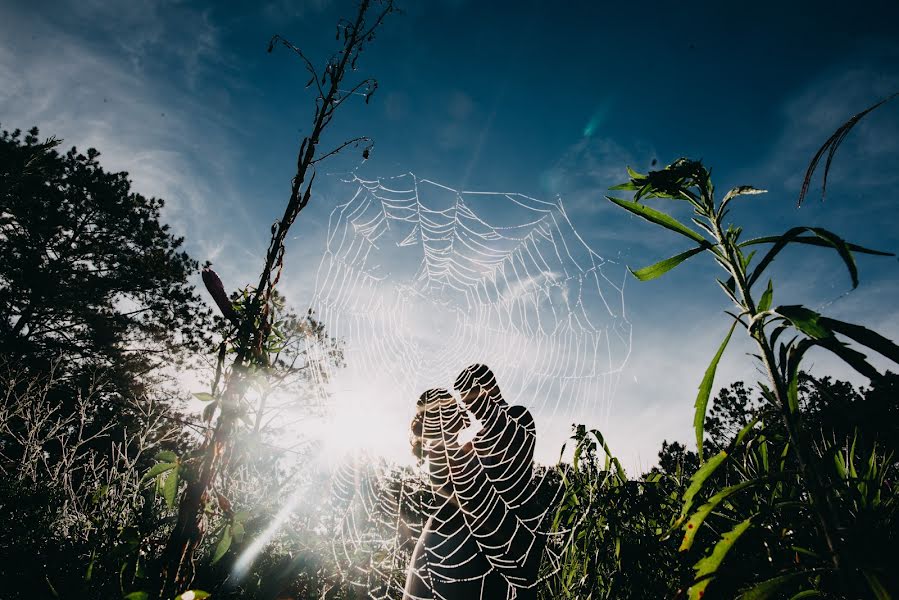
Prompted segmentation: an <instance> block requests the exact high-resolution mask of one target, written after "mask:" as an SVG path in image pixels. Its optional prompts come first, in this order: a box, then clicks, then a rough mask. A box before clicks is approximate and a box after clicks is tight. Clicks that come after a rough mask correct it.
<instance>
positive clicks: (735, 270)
mask: <svg viewBox="0 0 899 600" xmlns="http://www.w3.org/2000/svg"><path fill="white" fill-rule="evenodd" d="M709 221H710V222H711V224H712V226H713V230H714V232H715V238H716V241H717V242H718V245H719V247H720V248H722V249H723V250H724V252H725V262H726V263H727V265H728V268H729V272H730V275H731V277H733V278H734V282H735V283H736V285H737V287H738V289H739V291H740V296H741V297H742V300H743V305H742V306H739V308H740V309H741V310H745V311H746V312H747V313H748V316H749V319H750V322H752V319H753V318H754V317H755V316H756V315H757V314H758V309H757V308H756V305H755V302H754V300H753V298H752V296H751V293H750V288H749V284H748V280H747V278H746V273H745V268H744V267H743V263H742V261H741V260H740V259H739V257H738V256H737V255H736V253H735V252H734V249H733V247H732V246H731V244H730V243H729V242H728V241H727V239H726V236H725V235H724V232H723V231H722V230H721V224H720V222H719V221H718V219H716V218H710V219H709ZM748 333H749V335H750V337H752V339H753V340H754V341H755V343H756V345H757V346H758V348H759V350H760V352H761V356H762V362H763V363H764V365H765V371H766V372H767V374H768V379H769V381H770V382H771V385H772V388H773V391H774V396H775V399H776V400H777V403H778V407H779V409H780V413H781V417H782V419H783V423H784V426H785V427H786V429H787V435H788V436H789V438H790V446H791V448H792V449H793V454H794V456H795V458H796V461H797V462H798V463H799V469H800V472H801V473H802V476H803V479H804V480H805V483H806V486H807V488H808V492H809V496H810V497H811V500H812V506H813V508H814V511H815V514H816V516H817V518H818V525H819V528H820V530H821V535H822V536H823V537H824V540H825V543H826V544H827V549H828V551H829V553H830V559H831V563H832V564H833V566H834V568H835V569H836V570H837V572H838V573H840V574H841V576H842V569H841V567H842V561H841V557H840V552H839V547H838V543H837V539H838V538H837V529H838V526H837V520H836V515H835V511H834V509H833V506H832V505H831V503H830V498H829V496H828V494H827V492H826V490H825V487H824V484H823V482H822V480H821V476H820V473H819V472H818V469H817V465H816V461H815V460H814V457H813V456H812V455H811V453H810V452H809V450H810V448H811V445H810V444H809V442H808V439H807V438H806V436H805V435H804V432H803V430H802V427H801V425H800V423H799V419H798V415H797V414H794V413H793V411H791V410H790V404H789V398H788V394H787V384H786V382H785V381H783V378H782V377H780V374H779V372H778V370H777V362H776V359H775V357H774V351H773V350H772V348H771V344H770V343H769V341H768V337H767V335H766V334H765V331H764V328H763V326H762V325H761V324H759V325H757V326H754V327H753V328H752V330H750V331H749V332H748Z"/></svg>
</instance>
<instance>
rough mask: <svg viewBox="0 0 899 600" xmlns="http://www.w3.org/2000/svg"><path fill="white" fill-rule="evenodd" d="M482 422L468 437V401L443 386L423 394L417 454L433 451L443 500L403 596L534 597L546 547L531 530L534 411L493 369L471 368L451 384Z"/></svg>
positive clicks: (430, 459)
mask: <svg viewBox="0 0 899 600" xmlns="http://www.w3.org/2000/svg"><path fill="white" fill-rule="evenodd" d="M455 388H456V391H457V392H459V394H460V396H461V397H462V399H463V403H464V404H465V406H466V407H467V409H469V410H471V412H472V414H474V415H475V418H477V419H478V421H479V422H480V424H481V429H480V431H479V432H478V433H477V435H476V436H475V438H474V440H473V441H472V442H471V443H468V444H465V445H460V444H459V443H458V435H459V433H460V432H461V431H462V430H464V429H465V428H467V427H468V425H469V420H468V415H467V413H466V411H465V410H463V409H462V407H461V406H460V405H459V404H458V403H457V402H456V400H455V398H453V396H452V395H451V394H450V393H449V392H447V391H446V390H442V389H434V390H428V391H427V392H425V393H424V394H422V396H421V397H420V398H419V401H418V406H417V408H418V410H417V413H416V416H415V418H414V419H413V421H412V443H413V449H414V451H415V452H416V455H417V456H419V458H420V459H421V460H422V461H427V463H428V471H429V474H430V479H431V486H432V488H433V490H434V492H435V497H436V499H437V505H436V507H435V509H434V511H433V514H432V516H431V517H430V518H429V519H428V521H427V523H426V524H425V527H424V529H423V531H422V534H421V537H420V538H419V540H418V543H417V544H416V547H415V550H414V552H413V555H412V560H411V562H410V565H409V569H408V573H407V579H406V589H405V594H404V598H408V599H412V598H429V599H430V598H441V599H444V600H455V599H461V598H485V599H494V598H496V599H503V598H530V597H536V590H535V583H536V576H537V570H538V567H539V562H540V555H541V554H542V540H539V539H538V537H537V536H535V534H534V529H535V528H536V521H537V520H538V515H535V514H532V513H533V510H531V506H532V504H533V503H532V502H530V501H529V500H530V498H531V497H532V496H533V489H532V486H531V473H532V469H533V449H534V440H535V429H534V423H533V419H532V418H531V416H530V413H529V412H528V411H527V410H526V409H524V408H523V407H519V406H509V405H508V404H507V403H506V402H505V400H503V398H502V396H501V394H500V393H499V388H498V387H497V386H496V381H495V379H494V377H493V374H492V373H491V372H490V370H489V369H488V368H487V367H485V366H483V365H474V366H472V367H469V368H467V369H465V370H464V371H463V372H462V373H461V374H460V375H459V377H458V378H457V380H456V384H455Z"/></svg>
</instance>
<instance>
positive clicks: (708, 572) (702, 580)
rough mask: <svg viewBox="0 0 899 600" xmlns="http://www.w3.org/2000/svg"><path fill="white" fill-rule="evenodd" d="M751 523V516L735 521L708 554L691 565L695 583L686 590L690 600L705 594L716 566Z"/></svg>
mask: <svg viewBox="0 0 899 600" xmlns="http://www.w3.org/2000/svg"><path fill="white" fill-rule="evenodd" d="M751 524H752V517H749V518H748V519H746V520H745V521H740V522H739V523H737V524H736V525H735V526H734V528H733V529H731V530H730V531H728V532H727V533H725V534H723V535H722V536H721V539H720V540H718V543H717V544H715V547H714V548H713V549H712V553H711V554H710V555H709V556H706V557H705V558H703V559H701V560H700V561H698V562H697V563H696V564H695V565H694V566H693V569H694V570H695V571H696V577H695V580H696V583H694V584H693V585H692V586H690V590H689V592H688V594H689V598H690V600H700V598H702V596H703V595H704V594H705V589H706V588H707V587H708V585H709V582H710V581H711V577H712V576H713V575H714V574H715V572H717V571H718V567H719V566H720V565H721V562H722V561H723V560H724V558H725V557H726V556H727V553H728V552H730V549H731V548H733V547H734V544H735V543H737V540H738V539H740V536H741V535H743V532H745V531H746V530H747V529H749V526H750V525H751Z"/></svg>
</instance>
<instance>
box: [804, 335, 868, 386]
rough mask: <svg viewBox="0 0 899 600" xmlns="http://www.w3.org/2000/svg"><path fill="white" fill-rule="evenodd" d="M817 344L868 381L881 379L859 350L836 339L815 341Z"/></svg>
mask: <svg viewBox="0 0 899 600" xmlns="http://www.w3.org/2000/svg"><path fill="white" fill-rule="evenodd" d="M815 343H816V344H817V345H818V346H821V347H822V348H826V349H827V350H830V351H831V352H833V353H834V354H836V355H837V356H839V357H840V358H841V359H843V362H845V363H846V364H847V365H849V366H850V367H852V368H853V369H855V370H856V371H858V372H859V373H861V374H862V375H864V376H865V377H867V378H868V379H871V380H872V381H873V380H876V379H879V378H880V376H881V375H880V372H879V371H878V370H877V369H875V368H874V366H873V365H871V363H869V362H868V361H867V360H865V359H866V358H867V357H866V356H865V355H864V354H862V353H861V352H859V351H858V350H853V349H852V348H850V347H849V346H847V345H846V344H844V343H843V342H841V341H840V340H838V339H837V338H836V337H829V338H824V339H821V340H815Z"/></svg>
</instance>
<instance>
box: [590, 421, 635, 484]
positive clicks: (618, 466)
mask: <svg viewBox="0 0 899 600" xmlns="http://www.w3.org/2000/svg"><path fill="white" fill-rule="evenodd" d="M590 433H592V434H593V436H594V437H595V438H596V440H597V441H598V442H599V444H600V446H602V449H603V452H605V453H606V457H607V458H608V460H610V461H611V462H612V464H613V465H615V473H616V474H617V475H618V479H619V480H620V481H627V475H626V474H625V472H624V468H622V466H621V463H620V462H618V459H617V458H615V457H614V456H613V455H612V451H611V450H609V446H608V445H607V444H606V439H605V438H604V437H603V435H602V432H600V431H599V430H598V429H591V430H590Z"/></svg>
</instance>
